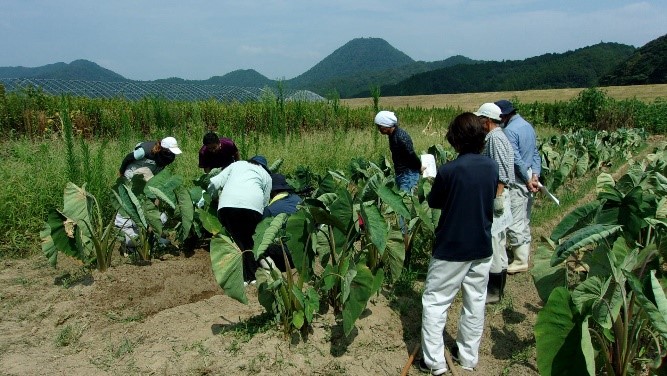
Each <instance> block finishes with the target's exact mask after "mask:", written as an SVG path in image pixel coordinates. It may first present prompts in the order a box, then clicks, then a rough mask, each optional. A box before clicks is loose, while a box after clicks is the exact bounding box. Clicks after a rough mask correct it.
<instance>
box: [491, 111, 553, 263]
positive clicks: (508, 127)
mask: <svg viewBox="0 0 667 376" xmlns="http://www.w3.org/2000/svg"><path fill="white" fill-rule="evenodd" d="M494 103H495V104H496V105H497V106H498V107H500V110H501V113H500V118H501V119H502V124H503V127H504V128H503V132H504V133H505V136H507V139H508V140H509V141H510V144H511V145H512V149H513V151H514V178H515V184H513V185H512V187H511V191H510V200H511V202H512V216H513V221H512V224H511V225H510V226H509V228H508V229H507V240H508V242H509V248H510V249H511V252H512V253H513V254H514V260H513V261H512V263H511V264H510V265H509V266H508V267H507V274H516V273H522V272H527V271H528V268H529V264H528V262H529V259H530V243H531V241H532V237H531V234H530V212H531V208H532V206H533V193H535V192H537V190H538V186H539V178H540V172H541V170H542V160H541V158H540V154H539V152H538V150H537V136H536V134H535V129H534V128H533V126H532V124H530V123H529V122H527V121H526V120H525V119H524V118H523V117H521V115H519V114H518V113H517V110H516V109H515V108H514V105H513V104H512V102H510V101H508V100H506V99H502V100H499V101H496V102H494Z"/></svg>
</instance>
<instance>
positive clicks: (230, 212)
mask: <svg viewBox="0 0 667 376" xmlns="http://www.w3.org/2000/svg"><path fill="white" fill-rule="evenodd" d="M218 220H220V223H222V225H223V226H225V229H227V232H229V235H230V236H231V237H232V239H233V240H234V242H235V243H236V245H238V247H239V249H241V250H242V251H247V252H243V280H244V281H245V282H250V281H253V280H254V279H255V271H257V261H256V260H255V255H253V253H252V248H253V246H254V245H255V244H254V242H253V240H252V236H253V235H254V234H255V229H256V228H257V225H258V224H259V222H261V221H262V214H261V213H258V212H256V211H254V210H252V209H242V208H220V209H219V210H218Z"/></svg>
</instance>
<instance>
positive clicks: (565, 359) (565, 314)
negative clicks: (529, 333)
mask: <svg viewBox="0 0 667 376" xmlns="http://www.w3.org/2000/svg"><path fill="white" fill-rule="evenodd" d="M535 342H536V347H537V367H538V369H539V371H540V375H542V376H560V375H563V376H566V375H567V376H578V375H589V376H593V375H595V361H594V356H595V354H594V350H593V346H592V343H591V339H590V334H589V332H588V321H587V317H586V316H582V315H579V314H578V313H577V312H576V310H575V309H574V307H573V306H572V300H571V299H570V293H569V292H568V291H567V288H565V287H557V288H556V289H554V290H553V292H552V293H551V295H550V296H549V300H548V301H547V304H546V305H545V306H544V308H542V310H540V312H539V313H538V314H537V322H536V323H535Z"/></svg>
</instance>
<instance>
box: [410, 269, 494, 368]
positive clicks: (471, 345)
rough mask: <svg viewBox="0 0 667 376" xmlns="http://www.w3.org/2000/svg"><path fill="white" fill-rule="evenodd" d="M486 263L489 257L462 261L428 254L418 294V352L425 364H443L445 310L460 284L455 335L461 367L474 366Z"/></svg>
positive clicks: (486, 282) (477, 356)
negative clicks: (419, 308)
mask: <svg viewBox="0 0 667 376" xmlns="http://www.w3.org/2000/svg"><path fill="white" fill-rule="evenodd" d="M490 267H491V257H487V258H484V259H481V260H475V261H466V262H453V261H444V260H437V259H434V258H431V262H430V264H429V266H428V274H427V275H426V284H425V286H424V287H425V289H424V295H423V296H422V306H423V312H422V352H423V354H424V361H425V362H426V365H427V366H428V367H429V368H431V369H440V368H447V364H446V362H445V340H444V337H443V333H444V330H445V324H446V323H447V310H448V309H449V306H450V305H451V304H452V302H453V301H454V298H455V297H456V294H457V293H458V291H459V289H461V288H462V289H463V307H462V308H461V317H460V318H459V328H458V334H457V336H456V344H457V346H458V348H459V361H460V363H461V365H462V366H465V367H472V368H474V367H476V366H477V363H478V361H479V344H480V342H481V340H482V332H483V330H484V309H485V306H486V285H487V284H488V281H489V268H490Z"/></svg>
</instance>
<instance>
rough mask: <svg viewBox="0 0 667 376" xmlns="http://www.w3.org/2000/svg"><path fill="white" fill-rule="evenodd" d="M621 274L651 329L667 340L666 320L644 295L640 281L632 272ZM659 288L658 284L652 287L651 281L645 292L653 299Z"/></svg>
mask: <svg viewBox="0 0 667 376" xmlns="http://www.w3.org/2000/svg"><path fill="white" fill-rule="evenodd" d="M623 274H625V277H626V279H627V281H628V284H629V285H630V288H631V289H632V291H633V292H634V293H635V299H636V300H637V302H638V303H639V305H640V306H641V307H642V308H643V309H644V311H645V312H646V315H647V316H648V318H649V322H650V326H651V327H652V328H653V329H655V330H657V331H658V333H659V334H660V335H661V336H662V337H663V339H665V340H667V319H666V318H665V316H664V315H663V313H662V312H661V311H660V310H659V309H658V307H656V305H655V304H654V303H653V302H651V300H650V299H649V298H648V297H647V295H646V294H645V293H644V287H643V285H642V283H641V281H639V279H638V278H637V277H636V276H635V275H634V274H632V272H629V271H627V270H624V271H623ZM651 275H652V276H653V271H652V272H651ZM653 277H654V276H653ZM655 282H656V283H657V282H658V281H657V280H656V281H655ZM659 286H660V284H659V283H658V284H657V286H656V285H653V281H651V282H650V288H649V289H647V290H648V291H647V292H648V293H649V294H651V295H653V297H655V290H656V288H658V287H659ZM663 295H664V292H663ZM662 299H664V296H663V297H662Z"/></svg>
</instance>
